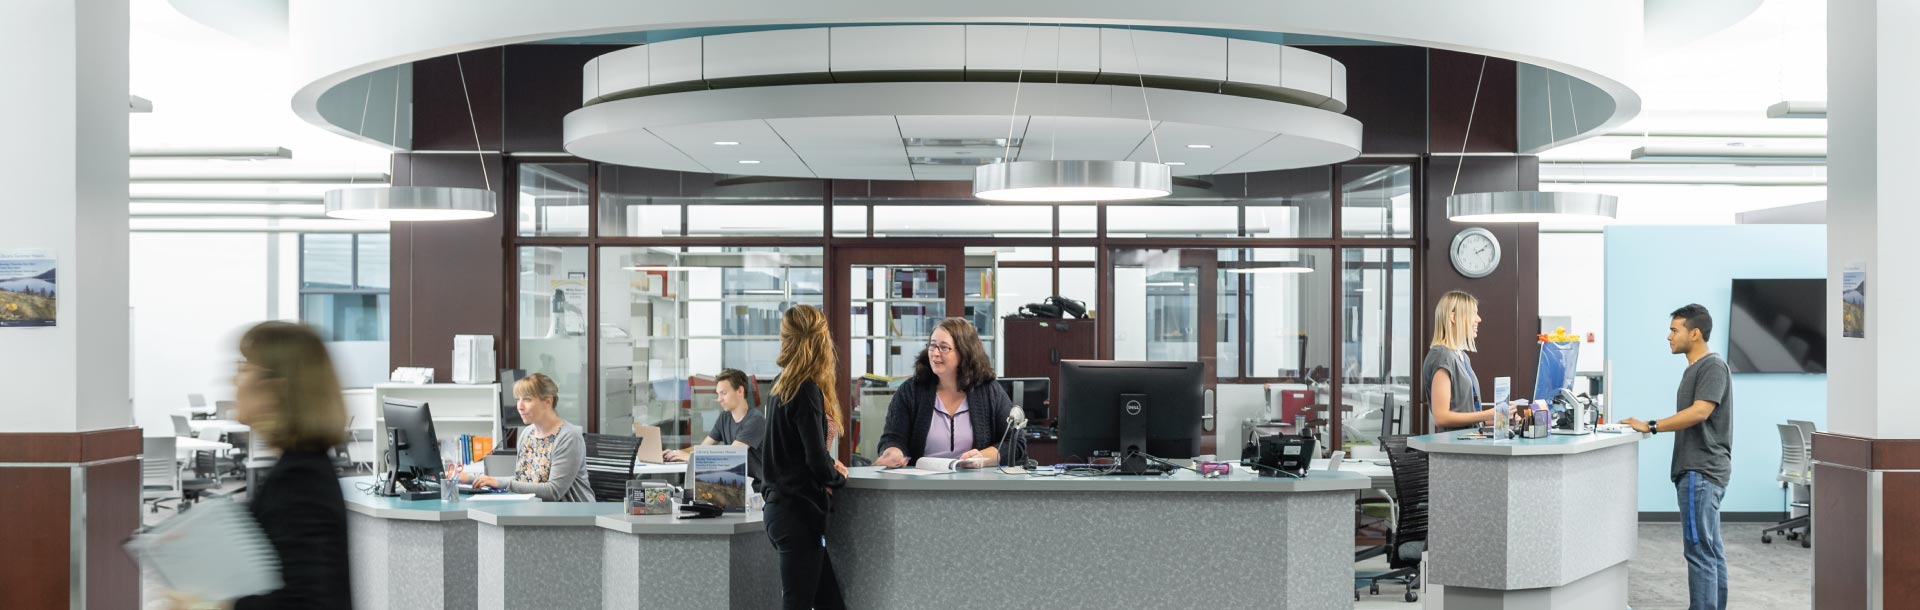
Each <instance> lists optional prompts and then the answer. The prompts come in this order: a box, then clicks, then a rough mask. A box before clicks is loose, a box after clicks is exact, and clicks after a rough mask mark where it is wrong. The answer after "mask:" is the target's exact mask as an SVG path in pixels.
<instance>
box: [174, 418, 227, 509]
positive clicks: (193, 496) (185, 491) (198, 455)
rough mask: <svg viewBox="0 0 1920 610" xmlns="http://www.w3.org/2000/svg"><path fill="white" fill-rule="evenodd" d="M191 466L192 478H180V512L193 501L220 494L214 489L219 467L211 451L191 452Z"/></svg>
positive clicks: (218, 475)
mask: <svg viewBox="0 0 1920 610" xmlns="http://www.w3.org/2000/svg"><path fill="white" fill-rule="evenodd" d="M176 417H177V416H176ZM192 466H193V477H194V478H191V479H182V480H181V481H180V511H181V512H186V510H187V509H188V508H189V507H192V506H193V503H195V502H201V501H205V500H209V499H212V498H218V497H220V496H221V494H219V493H216V492H215V491H214V490H216V489H219V488H220V468H219V466H218V465H217V464H216V463H215V461H214V457H213V452H212V451H195V452H193V464H192Z"/></svg>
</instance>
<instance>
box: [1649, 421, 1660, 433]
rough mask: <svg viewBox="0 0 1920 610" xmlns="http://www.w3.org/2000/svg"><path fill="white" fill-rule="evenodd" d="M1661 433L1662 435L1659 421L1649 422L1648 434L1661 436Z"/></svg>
mask: <svg viewBox="0 0 1920 610" xmlns="http://www.w3.org/2000/svg"><path fill="white" fill-rule="evenodd" d="M1659 433H1660V420H1657V419H1650V420H1647V434H1659Z"/></svg>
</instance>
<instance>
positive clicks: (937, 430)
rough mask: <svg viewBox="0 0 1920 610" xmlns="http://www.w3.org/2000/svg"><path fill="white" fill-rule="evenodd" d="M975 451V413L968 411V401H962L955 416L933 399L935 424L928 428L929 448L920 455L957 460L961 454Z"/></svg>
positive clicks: (937, 400) (936, 398)
mask: <svg viewBox="0 0 1920 610" xmlns="http://www.w3.org/2000/svg"><path fill="white" fill-rule="evenodd" d="M972 449H973V412H972V411H969V410H967V401H966V400H965V399H962V400H961V401H960V409H959V410H958V411H957V412H955V413H954V414H953V415H948V414H947V407H946V405H945V404H944V403H941V402H940V399H939V398H938V397H935V398H934V399H933V423H932V424H929V425H928V426H927V446H926V448H925V450H923V451H921V452H920V455H923V456H926V457H937V458H957V457H960V454H962V453H966V452H968V451H970V450H972Z"/></svg>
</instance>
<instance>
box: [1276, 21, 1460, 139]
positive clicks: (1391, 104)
mask: <svg viewBox="0 0 1920 610" xmlns="http://www.w3.org/2000/svg"><path fill="white" fill-rule="evenodd" d="M1306 49H1307V50H1309V51H1313V52H1315V53H1320V54H1323V55H1326V56H1328V57H1332V58H1333V59H1334V60H1336V61H1339V62H1340V63H1341V64H1342V65H1345V66H1346V67H1347V113H1346V114H1347V116H1350V117H1353V118H1355V119H1358V120H1359V121H1360V124H1361V125H1362V133H1361V145H1360V152H1362V153H1367V154H1407V155H1417V154H1421V153H1424V152H1427V50H1426V49H1422V48H1419V47H1390V46H1378V45H1364V46H1314V47H1306ZM1459 146H1460V143H1459V142H1457V141H1456V142H1454V150H1456V151H1457V150H1459Z"/></svg>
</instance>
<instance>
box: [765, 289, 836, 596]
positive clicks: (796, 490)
mask: <svg viewBox="0 0 1920 610" xmlns="http://www.w3.org/2000/svg"><path fill="white" fill-rule="evenodd" d="M774 363H775V364H778V365H780V377H779V379H776V380H774V382H773V392H771V394H772V396H771V397H770V398H771V400H769V401H768V404H767V440H766V450H765V454H766V455H765V458H764V460H763V461H764V462H766V463H765V464H764V465H763V467H764V468H765V469H766V477H767V480H766V482H765V483H764V484H763V493H764V494H765V496H766V503H767V507H766V515H765V517H766V527H767V538H768V539H769V540H771V541H772V542H773V550H774V551H775V552H776V553H778V554H779V556H780V599H781V602H780V607H782V608H786V609H788V610H805V609H807V608H818V609H821V610H836V609H840V608H845V607H847V602H846V600H845V599H844V598H842V597H841V594H840V581H839V580H838V579H836V578H835V577H834V574H833V559H832V558H831V557H828V556H827V542H826V541H827V538H826V536H827V518H828V516H829V515H830V514H832V513H833V490H835V489H838V488H840V487H841V486H843V485H845V484H846V483H847V469H846V467H845V466H842V465H840V463H839V462H838V461H836V460H835V459H834V457H833V454H832V449H831V448H830V447H829V446H828V444H827V429H828V424H827V422H828V421H829V415H828V414H829V413H832V412H833V410H834V405H835V404H837V402H836V401H835V400H834V399H835V397H836V396H835V392H834V386H835V385H836V382H835V381H834V365H835V360H834V353H833V336H832V334H830V333H829V332H828V331H827V318H826V316H825V315H822V314H821V313H820V310H818V309H814V308H813V307H811V306H807V305H794V306H793V308H791V309H788V310H787V313H786V315H785V316H783V317H782V318H781V320H780V357H779V359H778V360H776V361H775V362H774ZM834 421H837V418H834Z"/></svg>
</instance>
